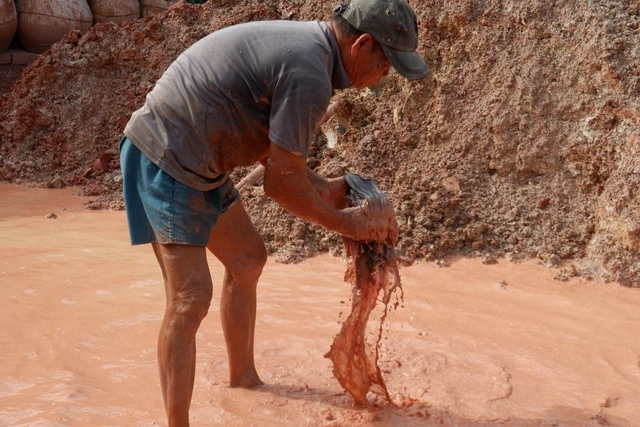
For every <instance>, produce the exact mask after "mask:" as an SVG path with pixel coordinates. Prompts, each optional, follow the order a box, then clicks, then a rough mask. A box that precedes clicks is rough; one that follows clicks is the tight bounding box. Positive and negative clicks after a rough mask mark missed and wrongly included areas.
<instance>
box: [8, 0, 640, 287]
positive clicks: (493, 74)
mask: <svg viewBox="0 0 640 427" xmlns="http://www.w3.org/2000/svg"><path fill="white" fill-rule="evenodd" d="M334 3H335V2H333V1H331V2H329V1H323V0H317V1H289V2H282V1H251V0H246V1H215V0H209V1H208V2H207V3H205V4H204V5H200V6H197V5H190V4H188V3H185V2H180V3H178V4H177V5H175V6H173V7H171V8H170V9H169V11H168V12H167V13H166V14H165V15H161V16H160V15H159V16H151V17H147V18H144V19H139V20H133V21H128V22H125V23H122V24H120V25H117V24H98V25H95V26H93V27H92V28H91V29H90V30H89V31H88V32H86V33H85V34H83V35H81V34H79V33H70V34H69V35H67V36H66V37H65V39H64V40H62V41H61V42H60V43H58V44H56V45H54V47H53V48H52V49H51V50H49V51H48V52H47V53H45V54H43V55H42V56H41V57H40V58H39V59H38V60H37V61H36V62H34V63H33V64H32V65H31V66H29V67H28V68H27V69H26V70H25V71H24V73H23V75H22V78H21V79H20V80H19V81H18V82H17V83H16V84H15V85H14V86H13V88H12V90H11V91H10V92H9V93H7V94H5V95H4V96H3V97H2V99H1V101H0V141H1V146H0V180H2V181H5V182H14V183H23V184H26V183H35V184H37V185H43V186H49V187H59V186H66V185H74V186H78V187H79V189H80V191H81V192H82V193H83V194H85V195H91V196H95V200H94V202H92V203H90V204H89V205H88V207H89V208H94V209H99V208H113V209H118V208H122V201H121V198H120V189H121V175H120V173H119V164H118V156H117V143H118V140H119V137H120V135H121V132H122V130H123V128H124V125H125V124H126V122H127V120H128V117H129V115H130V114H131V112H132V111H134V110H135V109H137V108H138V107H140V106H141V105H142V103H143V102H144V96H145V94H146V93H147V92H148V91H149V90H150V89H151V88H152V87H153V85H154V83H155V81H156V80H157V79H158V78H159V76H160V75H161V74H162V72H163V71H164V69H165V68H166V67H167V66H168V65H169V64H170V63H171V61H172V60H173V59H175V57H177V55H178V54H179V53H180V52H181V51H182V50H183V49H185V48H186V47H187V46H189V45H190V44H192V43H193V42H195V41H196V40H198V39H199V38H201V37H202V36H204V35H205V34H207V33H208V32H210V31H213V30H215V29H217V28H221V27H224V26H227V25H231V24H235V23H239V22H244V21H250V20H264V19H296V20H305V19H323V18H325V17H327V16H328V15H329V14H330V13H331V10H332V9H333V7H334V6H335V4H334ZM411 3H412V4H413V6H414V8H415V10H416V12H417V14H418V16H419V22H420V36H421V42H420V47H419V49H420V51H421V52H422V53H423V55H424V56H425V58H426V59H427V61H428V62H429V64H430V65H431V68H432V74H431V75H430V76H429V77H428V78H427V79H425V80H424V81H420V82H413V83H409V82H407V81H405V80H403V79H402V78H400V77H399V76H397V75H393V76H391V77H390V78H389V79H388V80H387V81H386V82H385V83H383V84H382V85H380V86H379V87H376V88H374V89H373V90H368V91H364V92H357V91H352V90H347V91H343V92H340V93H338V94H337V96H336V100H337V101H339V102H340V106H341V107H340V108H339V109H338V114H337V115H336V116H334V117H333V118H332V119H331V120H329V121H328V122H327V123H326V124H325V125H324V126H323V128H322V129H321V130H319V131H318V132H317V133H316V135H315V137H314V141H313V144H314V149H313V151H312V156H311V158H310V159H309V165H310V166H311V167H313V168H315V169H316V170H317V171H319V172H320V173H322V174H327V175H333V176H335V175H339V174H344V173H346V172H354V173H360V174H362V175H365V176H369V177H372V178H374V179H375V180H376V181H377V183H378V185H379V186H380V187H381V188H382V189H383V190H384V191H385V192H386V193H387V195H388V196H389V198H390V199H391V200H392V201H393V204H394V206H395V208H396V212H397V215H398V221H399V224H400V232H401V237H400V241H399V244H398V250H399V252H400V254H401V256H402V257H404V258H406V259H409V260H411V259H427V260H440V259H442V258H444V257H447V256H452V255H464V256H481V257H484V258H486V260H487V262H490V261H491V259H493V258H497V257H499V256H505V257H507V258H510V259H516V260H517V259H525V258H531V257H537V258H539V259H540V260H541V261H542V262H545V263H547V264H548V265H550V266H555V267H557V266H562V267H564V269H562V270H560V273H559V276H558V277H559V278H562V277H567V276H570V275H574V274H582V275H585V276H591V277H594V278H598V279H602V280H615V281H619V282H620V283H623V284H625V285H629V286H640V279H638V277H640V276H639V275H638V272H639V270H640V263H639V261H638V256H637V255H638V249H639V243H640V240H639V239H640V217H639V212H640V210H639V208H640V196H639V194H638V189H639V184H640V166H638V157H639V154H640V134H639V132H640V131H639V130H638V129H639V125H640V120H639V117H640V101H639V100H640V65H639V64H640V10H639V9H640V7H639V5H638V3H637V2H636V1H632V0H589V1H584V0H565V1H550V0H547V1H540V0H533V1H527V2H524V1H515V0H506V1H498V0H487V1H470V0H463V1H457V2H449V1H444V0H421V1H416V0H414V1H412V2H411ZM326 135H330V136H331V138H330V139H331V142H332V143H333V142H335V146H334V147H333V148H329V147H328V146H327V136H326ZM250 170H251V168H243V169H240V170H237V171H236V172H234V174H233V177H234V179H236V180H240V179H241V178H242V177H243V176H244V175H245V174H246V173H248V172H249V171H250ZM258 184H259V183H258ZM242 193H243V197H244V200H245V204H246V205H247V209H248V210H249V212H250V214H251V216H252V217H253V218H254V220H255V222H256V225H257V226H258V228H259V230H260V232H261V233H262V235H263V236H264V238H265V241H266V243H267V246H268V248H269V250H270V251H271V252H272V253H274V254H276V255H278V256H279V257H280V258H281V259H282V260H283V261H285V262H286V261H297V260H300V259H303V258H305V257H308V256H311V255H313V254H314V253H317V252H318V251H331V252H333V253H336V254H337V253H339V252H340V250H341V244H340V241H339V239H338V236H335V235H333V234H332V233H326V232H325V231H324V230H323V229H322V228H320V227H318V226H315V225H310V224H306V223H304V222H302V221H299V220H297V219H295V218H293V217H292V216H290V215H289V214H287V213H285V212H284V211H283V210H282V209H281V208H280V207H279V206H277V205H276V204H275V203H273V202H272V201H270V200H269V199H268V198H267V197H266V196H265V195H264V193H263V192H262V189H261V187H260V186H259V185H253V186H249V187H247V188H245V189H243V190H242ZM563 260H573V261H575V262H574V266H572V267H567V266H566V264H564V263H563Z"/></svg>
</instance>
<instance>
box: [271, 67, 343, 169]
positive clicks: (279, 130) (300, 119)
mask: <svg viewBox="0 0 640 427" xmlns="http://www.w3.org/2000/svg"><path fill="white" fill-rule="evenodd" d="M331 94H332V90H331V83H330V81H328V78H327V76H326V75H322V74H320V73H319V74H318V75H316V76H314V75H312V73H309V72H307V73H300V72H291V73H289V74H287V75H284V76H281V77H280V78H279V79H278V82H277V84H276V85H275V87H274V89H273V93H272V96H271V113H270V117H269V139H270V140H271V142H273V143H274V144H276V145H278V146H279V147H282V148H284V149H285V150H287V151H289V152H291V153H293V154H295V155H297V156H300V157H303V158H306V157H307V156H308V155H309V145H310V141H311V136H312V134H313V132H314V131H315V128H316V126H317V125H318V123H319V121H320V119H321V118H322V116H323V115H324V114H325V112H326V111H327V107H328V106H329V101H330V100H331Z"/></svg>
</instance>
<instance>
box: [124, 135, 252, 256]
mask: <svg viewBox="0 0 640 427" xmlns="http://www.w3.org/2000/svg"><path fill="white" fill-rule="evenodd" d="M120 167H121V169H122V181H123V182H122V187H123V192H124V204H125V208H126V211H127V222H128V224H129V236H130V237H131V244H132V245H141V244H144V243H151V242H158V243H162V244H167V243H176V244H182V245H194V246H207V244H208V243H209V236H210V234H211V230H212V229H213V227H214V226H215V225H216V222H217V221H218V218H219V217H220V215H222V214H223V213H224V212H225V211H226V210H227V209H229V208H230V207H231V205H233V204H234V203H235V202H237V201H238V200H240V193H239V192H238V190H237V189H236V188H235V187H234V186H233V182H232V181H231V179H229V178H227V180H226V181H225V182H224V183H223V184H222V185H221V186H220V187H218V188H215V189H213V190H210V191H200V190H195V189H193V188H191V187H188V186H186V185H184V184H182V183H180V182H179V181H176V180H175V179H174V178H172V177H171V176H169V175H168V174H167V173H166V172H164V171H162V170H161V169H160V168H159V167H158V166H156V165H155V164H154V163H152V162H151V160H149V159H148V158H147V157H146V156H145V155H144V154H142V152H141V151H140V150H139V149H138V148H137V147H136V146H135V145H133V143H132V142H131V141H130V140H129V138H127V137H124V138H122V140H121V141H120Z"/></svg>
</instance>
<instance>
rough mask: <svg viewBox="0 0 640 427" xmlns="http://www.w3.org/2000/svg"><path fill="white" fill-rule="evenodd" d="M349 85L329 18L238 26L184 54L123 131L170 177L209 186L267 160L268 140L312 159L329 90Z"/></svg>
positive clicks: (204, 39)
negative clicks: (312, 146)
mask: <svg viewBox="0 0 640 427" xmlns="http://www.w3.org/2000/svg"><path fill="white" fill-rule="evenodd" d="M347 87H349V78H348V76H347V74H346V71H345V70H344V68H343V66H342V61H341V58H340V52H339V50H338V45H337V42H336V40H335V36H334V35H333V32H332V31H331V29H330V28H329V27H328V25H327V24H326V23H325V22H320V21H309V22H295V21H260V22H250V23H245V24H240V25H235V26H231V27H227V28H224V29H222V30H219V31H216V32H214V33H212V34H210V35H208V36H207V37H205V38H203V39H201V40H199V41H198V42H196V43H194V44H193V45H192V46H191V47H190V48H188V49H187V50H186V51H185V52H184V53H182V54H181V55H180V56H179V57H178V58H177V59H176V61H174V62H173V64H171V66H170V67H169V68H168V69H167V71H166V72H165V73H164V74H163V75H162V77H161V78H160V79H159V80H158V82H157V83H156V85H155V87H154V88H153V90H152V91H151V92H150V93H149V94H148V95H147V99H146V103H145V105H144V106H143V107H142V108H140V109H139V110H137V111H136V112H134V113H133V115H132V116H131V120H130V121H129V123H128V124H127V126H126V128H125V131H124V134H125V135H126V136H127V137H129V139H131V141H132V142H133V143H134V144H135V145H136V147H138V148H139V149H140V150H141V151H142V152H143V153H144V154H145V155H146V156H147V157H149V159H150V160H151V161H152V162H153V163H155V164H157V165H158V166H159V167H160V168H161V169H162V170H164V171H165V172H166V173H168V174H169V175H171V176H172V177H173V178H175V179H177V180H178V181H180V182H182V183H183V184H185V185H188V186H191V187H193V188H196V189H199V190H203V191H207V190H211V189H213V188H215V187H217V186H218V185H219V184H220V183H221V181H222V180H223V178H224V176H225V175H226V173H227V172H229V171H230V170H231V169H233V168H234V167H236V166H246V165H250V164H253V163H255V162H256V161H258V160H260V159H261V158H264V157H265V156H266V155H267V153H268V150H269V143H270V141H271V142H273V143H274V144H277V145H278V146H280V147H282V148H284V149H285V150H287V151H290V152H292V153H294V154H296V155H298V156H300V157H306V156H307V155H308V152H309V144H310V140H311V135H312V133H313V132H314V130H315V128H316V126H317V124H318V122H319V121H320V119H321V118H322V116H323V115H324V113H325V112H326V109H327V107H328V105H329V101H330V99H331V96H332V94H333V89H344V88H347Z"/></svg>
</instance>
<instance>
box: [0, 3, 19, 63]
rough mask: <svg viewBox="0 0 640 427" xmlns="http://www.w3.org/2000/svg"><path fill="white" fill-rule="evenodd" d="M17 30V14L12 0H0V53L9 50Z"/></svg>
mask: <svg viewBox="0 0 640 427" xmlns="http://www.w3.org/2000/svg"><path fill="white" fill-rule="evenodd" d="M17 28H18V14H17V13H16V6H15V4H14V3H13V0H0V53H3V52H6V51H7V49H9V45H10V44H11V41H12V40H13V36H15V35H16V29H17Z"/></svg>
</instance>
